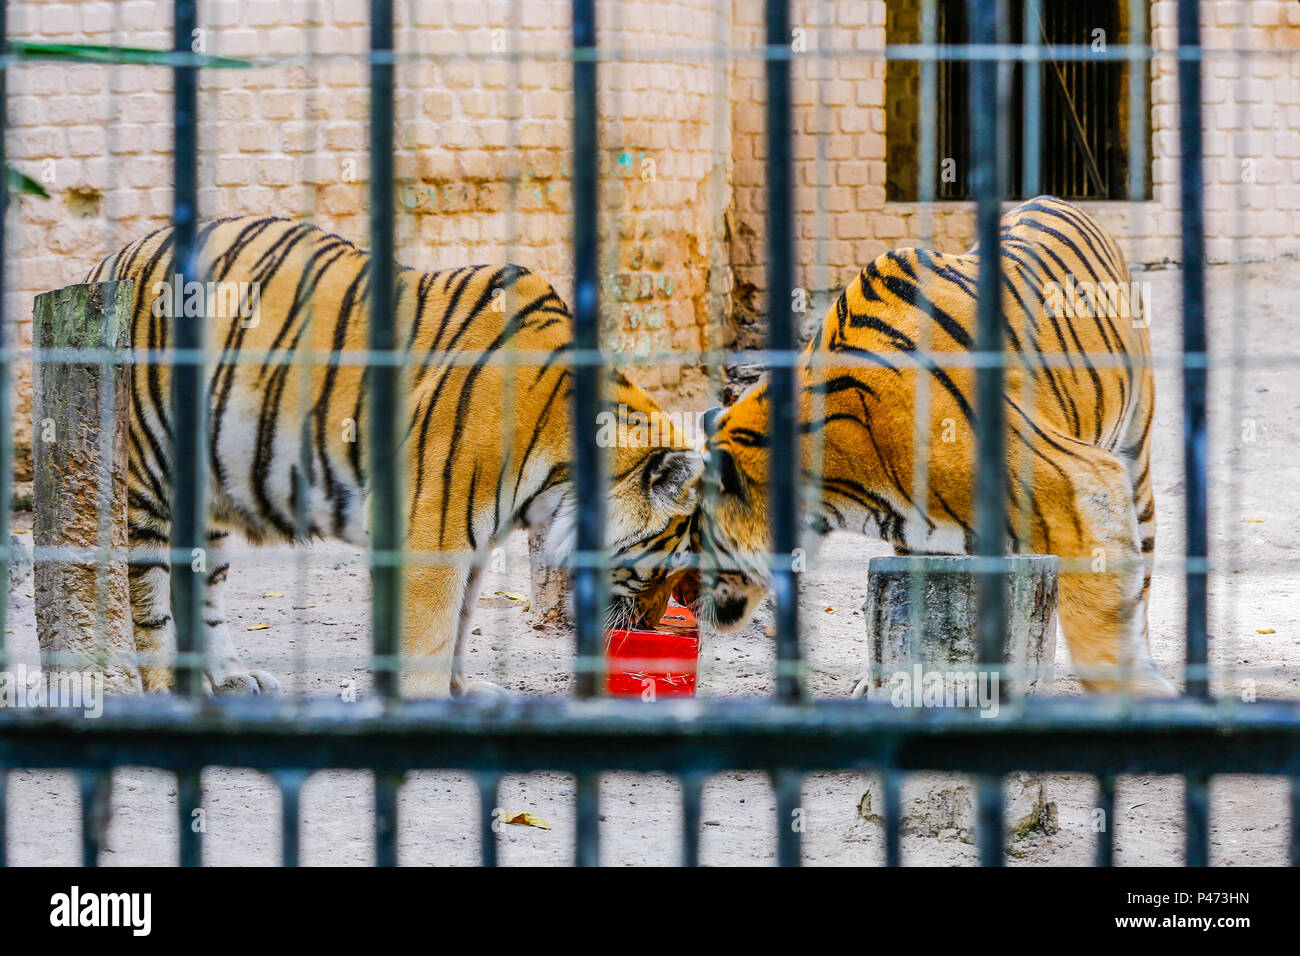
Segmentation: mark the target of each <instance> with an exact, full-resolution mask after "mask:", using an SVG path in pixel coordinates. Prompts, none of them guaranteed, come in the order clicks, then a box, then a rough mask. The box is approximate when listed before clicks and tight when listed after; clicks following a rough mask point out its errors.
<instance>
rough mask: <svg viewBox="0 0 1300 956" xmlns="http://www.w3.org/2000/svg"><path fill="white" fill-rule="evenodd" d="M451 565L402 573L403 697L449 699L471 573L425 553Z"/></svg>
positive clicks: (436, 554) (458, 565) (413, 567)
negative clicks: (461, 620)
mask: <svg viewBox="0 0 1300 956" xmlns="http://www.w3.org/2000/svg"><path fill="white" fill-rule="evenodd" d="M425 553H426V554H432V555H434V556H435V557H445V558H447V559H448V561H449V563H445V564H434V565H422V566H412V567H408V568H407V569H406V588H405V592H404V596H405V601H404V607H403V616H402V648H401V652H402V666H401V686H402V696H403V697H449V696H450V695H451V673H452V668H453V666H454V663H455V660H454V657H455V652H456V634H457V632H458V630H459V628H460V618H461V608H462V606H463V604H464V600H465V593H466V590H467V585H468V584H469V578H470V569H469V567H468V566H466V565H462V564H461V563H459V562H455V561H451V560H450V559H451V555H450V554H449V553H448V552H425Z"/></svg>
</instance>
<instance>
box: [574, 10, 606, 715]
mask: <svg viewBox="0 0 1300 956" xmlns="http://www.w3.org/2000/svg"><path fill="white" fill-rule="evenodd" d="M596 80H597V75H596V4H595V0H575V2H574V4H573V257H574V261H573V294H574V313H573V344H574V349H575V351H576V353H577V354H576V362H577V367H576V368H575V369H574V378H573V402H574V417H573V432H574V434H573V442H574V455H573V462H574V472H575V473H574V480H575V482H576V483H577V494H578V518H577V521H578V527H577V532H578V533H577V547H578V554H577V564H576V566H575V568H574V574H573V597H574V608H575V613H576V615H577V620H576V622H575V624H576V628H575V630H576V637H577V651H578V673H577V674H576V675H575V676H576V678H577V694H578V696H579V697H593V696H595V695H596V694H597V693H598V688H599V682H598V680H597V677H598V667H597V666H596V663H595V662H596V661H597V660H598V659H599V657H600V654H601V647H602V640H603V638H604V630H603V627H602V622H603V619H604V614H603V609H604V606H605V596H604V592H605V581H604V575H602V574H601V568H600V566H599V563H598V557H599V555H600V554H601V553H602V552H603V551H604V549H605V495H604V491H603V487H604V481H603V479H602V473H603V471H604V462H603V461H602V460H601V454H600V447H599V445H598V444H597V441H596V435H597V432H596V425H595V423H596V415H597V414H598V412H599V410H600V408H601V405H602V394H601V393H602V389H601V384H602V382H601V380H602V378H603V377H604V375H603V373H604V363H603V362H602V361H601V358H600V230H599V216H600V180H599V172H600V161H599V160H600V157H599V149H600V130H599V113H598V112H597V102H596Z"/></svg>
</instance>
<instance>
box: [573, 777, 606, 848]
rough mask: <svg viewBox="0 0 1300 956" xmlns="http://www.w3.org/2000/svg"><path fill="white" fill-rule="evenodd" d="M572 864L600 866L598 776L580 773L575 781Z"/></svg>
mask: <svg viewBox="0 0 1300 956" xmlns="http://www.w3.org/2000/svg"><path fill="white" fill-rule="evenodd" d="M575 782H576V784H577V786H576V787H575V788H574V789H575V796H574V804H575V807H574V810H575V811H576V814H577V818H578V824H577V828H576V830H575V840H576V844H575V846H574V862H575V863H576V864H577V865H578V866H600V774H596V773H580V774H578V775H577V780H576V781H575Z"/></svg>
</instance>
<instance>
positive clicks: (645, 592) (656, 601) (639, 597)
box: [607, 448, 703, 627]
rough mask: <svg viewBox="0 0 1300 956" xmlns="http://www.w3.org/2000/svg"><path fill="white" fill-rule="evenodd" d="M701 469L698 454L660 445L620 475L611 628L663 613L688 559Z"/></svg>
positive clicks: (611, 532) (612, 544) (612, 547)
mask: <svg viewBox="0 0 1300 956" xmlns="http://www.w3.org/2000/svg"><path fill="white" fill-rule="evenodd" d="M617 457H620V456H616V458H617ZM616 464H618V462H617V461H616ZM702 469H703V459H702V457H701V456H700V454H699V453H698V452H695V451H692V450H689V449H681V448H656V449H652V450H651V451H650V452H649V453H648V454H645V455H642V456H640V459H639V460H638V461H636V462H635V463H634V464H633V465H632V466H631V467H630V468H628V469H626V470H621V471H620V472H618V473H616V478H615V482H614V486H613V488H612V489H611V491H610V498H611V502H612V503H615V504H616V510H615V511H611V516H610V518H611V520H610V522H609V524H608V525H607V529H608V538H607V544H608V547H609V551H610V564H611V579H610V595H611V604H610V610H609V614H608V615H607V624H608V625H609V626H612V627H620V626H621V627H627V626H645V625H649V624H653V623H654V622H655V621H657V620H658V619H659V618H660V617H661V616H662V615H663V611H664V608H665V606H666V605H667V604H668V598H669V596H670V595H671V593H672V589H673V586H674V584H675V582H676V579H677V578H678V577H679V576H680V575H681V574H682V573H683V571H684V570H685V564H686V563H687V562H688V552H689V549H690V544H691V528H692V526H693V524H694V518H695V514H696V509H697V508H698V505H699V477H700V472H701V470H702Z"/></svg>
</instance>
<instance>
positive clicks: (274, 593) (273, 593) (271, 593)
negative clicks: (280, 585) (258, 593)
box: [262, 591, 284, 597]
mask: <svg viewBox="0 0 1300 956" xmlns="http://www.w3.org/2000/svg"><path fill="white" fill-rule="evenodd" d="M262 597H284V592H283V591H267V592H266V593H265V594H263V595H262Z"/></svg>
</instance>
